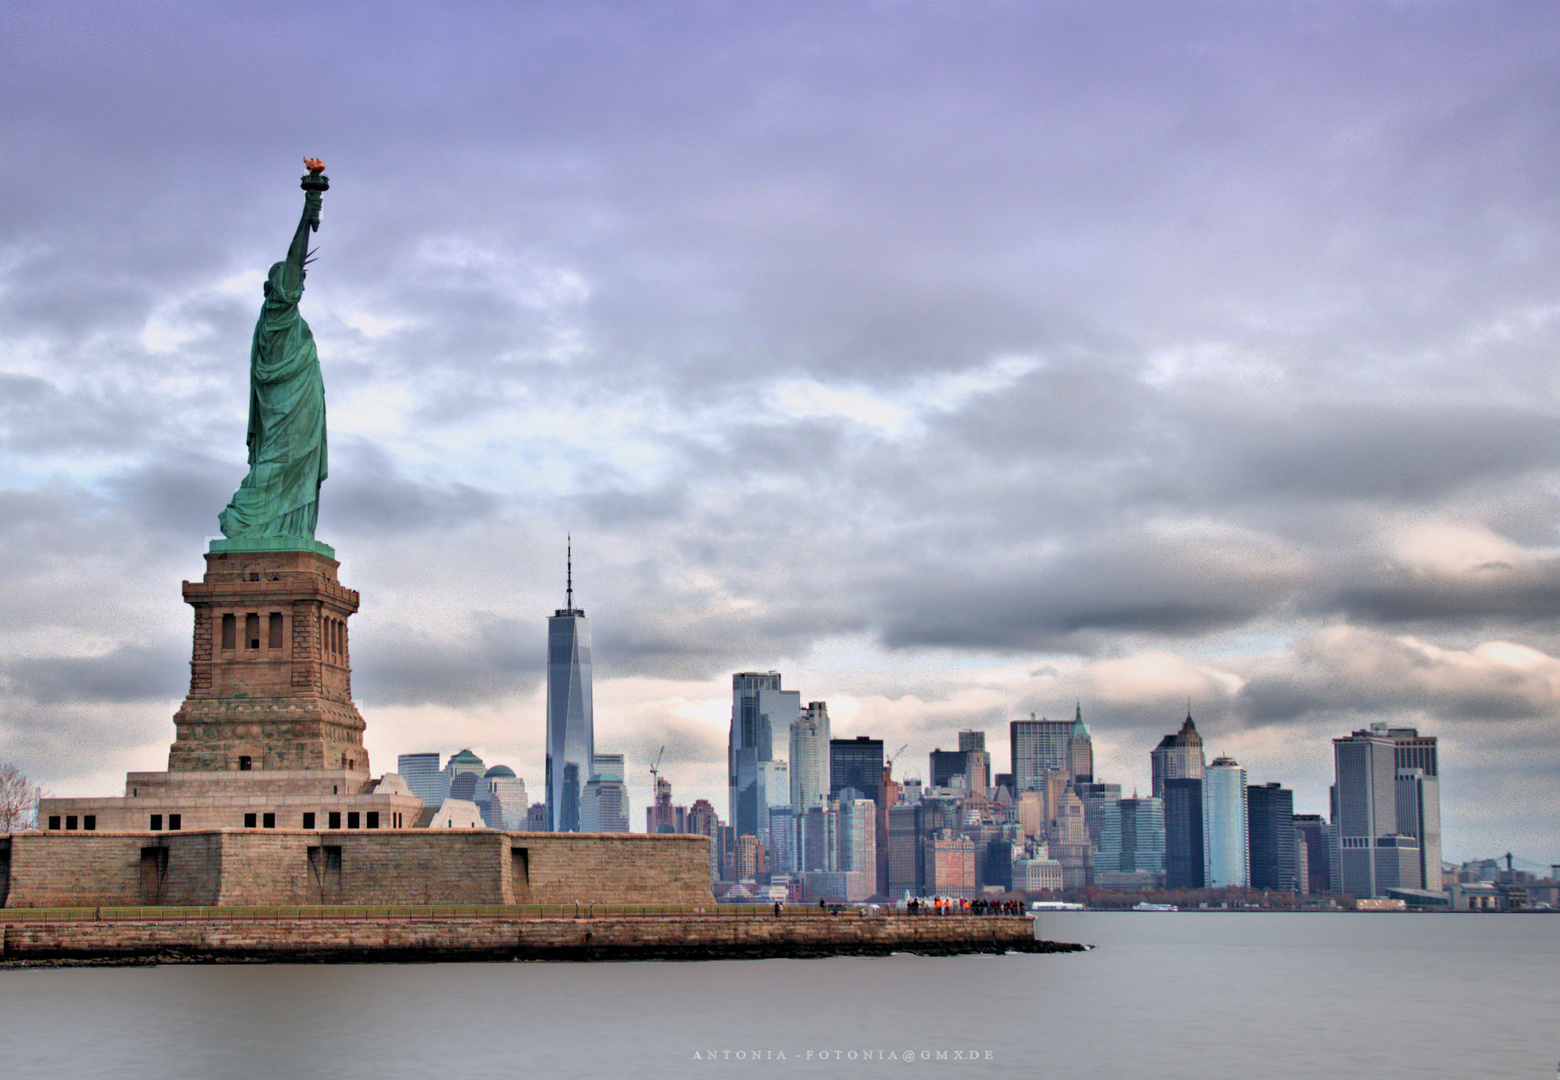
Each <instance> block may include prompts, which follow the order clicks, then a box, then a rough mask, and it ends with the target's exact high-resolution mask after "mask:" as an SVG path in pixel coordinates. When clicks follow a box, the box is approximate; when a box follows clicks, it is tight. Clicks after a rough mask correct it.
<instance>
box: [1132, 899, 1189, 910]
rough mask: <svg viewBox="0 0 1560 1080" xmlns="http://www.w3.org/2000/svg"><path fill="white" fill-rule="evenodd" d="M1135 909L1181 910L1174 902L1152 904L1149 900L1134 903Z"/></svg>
mask: <svg viewBox="0 0 1560 1080" xmlns="http://www.w3.org/2000/svg"><path fill="white" fill-rule="evenodd" d="M1132 910H1133V911H1180V910H1181V909H1180V908H1178V907H1176V906H1175V905H1174V904H1150V903H1149V902H1148V901H1147V900H1144V901H1141V902H1140V903H1137V904H1133V905H1132Z"/></svg>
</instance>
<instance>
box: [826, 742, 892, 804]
mask: <svg viewBox="0 0 1560 1080" xmlns="http://www.w3.org/2000/svg"><path fill="white" fill-rule="evenodd" d="M845 788H855V789H856V790H857V791H859V792H861V795H860V796H859V797H860V798H863V799H871V800H872V803H873V805H874V806H876V805H880V804H881V803H882V802H883V740H882V739H869V738H868V737H867V736H865V735H862V736H860V737H858V738H855V739H830V740H829V798H831V799H837V798H839V797H840V792H841V791H842V790H844V789H845Z"/></svg>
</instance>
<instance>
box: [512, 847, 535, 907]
mask: <svg viewBox="0 0 1560 1080" xmlns="http://www.w3.org/2000/svg"><path fill="white" fill-rule="evenodd" d="M509 887H510V889H511V890H512V891H513V893H514V898H515V903H517V904H529V903H530V902H531V852H530V851H529V850H528V849H526V848H523V847H512V848H510V849H509Z"/></svg>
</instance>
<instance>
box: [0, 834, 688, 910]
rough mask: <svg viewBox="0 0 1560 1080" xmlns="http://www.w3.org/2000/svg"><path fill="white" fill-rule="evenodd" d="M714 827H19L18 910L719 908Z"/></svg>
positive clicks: (11, 890) (12, 870) (10, 893)
mask: <svg viewBox="0 0 1560 1080" xmlns="http://www.w3.org/2000/svg"><path fill="white" fill-rule="evenodd" d="M707 845H708V841H707V840H706V839H705V838H704V837H701V836H667V835H655V836H649V835H644V834H589V835H581V834H555V833H506V832H495V831H492V830H487V829H459V830H455V829H452V830H447V831H445V830H427V829H415V830H359V831H340V832H314V831H309V832H304V831H301V830H285V829H263V830H247V829H219V830H210V831H205V832H194V831H185V832H178V833H169V832H157V833H151V832H137V833H128V832H125V833H113V832H94V833H70V834H60V833H18V834H15V835H14V836H12V837H11V840H10V858H9V859H8V860H0V874H3V875H4V880H3V881H0V896H3V897H4V900H3V903H4V905H5V906H6V907H71V906H92V905H104V906H111V905H112V906H135V905H180V906H186V905H188V906H196V905H199V906H222V905H232V906H248V905H275V904H568V903H572V902H574V901H576V900H578V901H582V902H589V901H595V902H597V903H611V904H706V903H710V901H711V896H710V886H709V855H708V846H707Z"/></svg>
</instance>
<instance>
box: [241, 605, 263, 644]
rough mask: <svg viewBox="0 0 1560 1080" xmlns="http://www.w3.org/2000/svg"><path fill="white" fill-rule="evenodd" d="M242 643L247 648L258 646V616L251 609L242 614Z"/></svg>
mask: <svg viewBox="0 0 1560 1080" xmlns="http://www.w3.org/2000/svg"><path fill="white" fill-rule="evenodd" d="M244 645H245V646H246V647H247V648H249V649H255V650H258V649H259V648H260V616H259V615H256V614H255V613H254V612H252V611H251V612H250V613H249V614H248V615H245V616H244Z"/></svg>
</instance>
